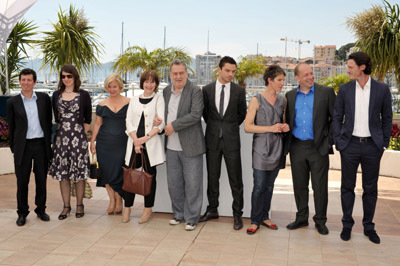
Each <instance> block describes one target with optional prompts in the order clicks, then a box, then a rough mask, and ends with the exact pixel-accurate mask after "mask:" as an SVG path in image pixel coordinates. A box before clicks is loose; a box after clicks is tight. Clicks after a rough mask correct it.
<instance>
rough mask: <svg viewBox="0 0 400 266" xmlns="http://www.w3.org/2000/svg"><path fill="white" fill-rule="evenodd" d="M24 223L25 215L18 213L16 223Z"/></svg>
mask: <svg viewBox="0 0 400 266" xmlns="http://www.w3.org/2000/svg"><path fill="white" fill-rule="evenodd" d="M25 223H26V216H24V215H22V214H18V219H17V225H18V226H23V225H25Z"/></svg>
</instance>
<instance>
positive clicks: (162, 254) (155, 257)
mask: <svg viewBox="0 0 400 266" xmlns="http://www.w3.org/2000/svg"><path fill="white" fill-rule="evenodd" d="M184 255H185V254H184V253H183V252H174V251H170V250H155V251H153V252H152V253H151V254H150V256H148V257H147V259H146V260H145V261H144V263H143V265H153V264H154V265H156V264H160V265H161V264H163V265H178V263H179V262H180V261H181V259H182V258H183V256H184Z"/></svg>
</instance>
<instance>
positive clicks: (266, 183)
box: [251, 169, 279, 225]
mask: <svg viewBox="0 0 400 266" xmlns="http://www.w3.org/2000/svg"><path fill="white" fill-rule="evenodd" d="M278 173H279V169H277V170H273V171H264V170H258V169H253V178H254V185H253V192H252V194H251V224H255V225H260V223H261V222H262V221H264V220H267V219H269V210H270V208H271V199H272V193H273V191H274V183H275V179H276V177H277V176H278Z"/></svg>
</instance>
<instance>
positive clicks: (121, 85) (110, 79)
mask: <svg viewBox="0 0 400 266" xmlns="http://www.w3.org/2000/svg"><path fill="white" fill-rule="evenodd" d="M113 81H116V82H117V83H118V86H119V89H120V90H121V91H123V90H124V82H123V81H122V78H121V76H120V75H118V74H111V75H108V77H107V78H106V79H105V80H104V88H105V89H106V90H107V88H108V85H109V84H110V83H111V82H113Z"/></svg>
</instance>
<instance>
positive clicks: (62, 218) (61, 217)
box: [58, 206, 71, 220]
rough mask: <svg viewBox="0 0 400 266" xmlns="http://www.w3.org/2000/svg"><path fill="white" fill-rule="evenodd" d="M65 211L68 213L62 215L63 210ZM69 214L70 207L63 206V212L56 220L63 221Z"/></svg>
mask: <svg viewBox="0 0 400 266" xmlns="http://www.w3.org/2000/svg"><path fill="white" fill-rule="evenodd" d="M65 209H67V210H68V211H67V212H66V213H65V214H63V212H64V210H65ZM70 213H71V206H64V209H63V211H62V212H61V213H60V215H58V220H64V219H65V218H67V217H68V215H69V214H70Z"/></svg>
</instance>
